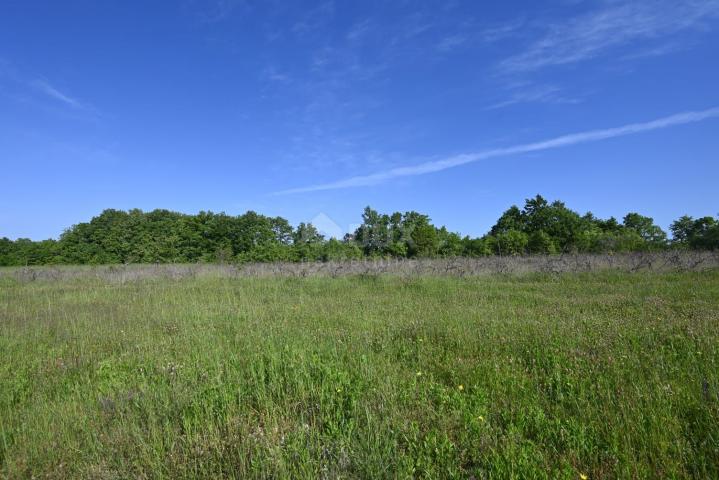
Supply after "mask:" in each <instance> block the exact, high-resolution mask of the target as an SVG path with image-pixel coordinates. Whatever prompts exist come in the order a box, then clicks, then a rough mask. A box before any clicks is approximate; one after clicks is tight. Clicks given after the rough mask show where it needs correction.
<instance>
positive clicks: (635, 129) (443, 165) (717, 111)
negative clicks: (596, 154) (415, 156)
mask: <svg viewBox="0 0 719 480" xmlns="http://www.w3.org/2000/svg"><path fill="white" fill-rule="evenodd" d="M715 117H719V107H715V108H710V109H707V110H701V111H693V112H683V113H677V114H675V115H670V116H668V117H662V118H658V119H656V120H652V121H649V122H644V123H632V124H629V125H623V126H621V127H614V128H607V129H602V130H589V131H586V132H580V133H572V134H569V135H562V136H560V137H556V138H552V139H549V140H542V141H539V142H534V143H525V144H520V145H514V146H511V147H504V148H497V149H493V150H485V151H482V152H477V153H466V154H462V155H456V156H452V157H448V158H445V159H442V160H435V161H431V162H425V163H421V164H419V165H412V166H408V167H399V168H393V169H391V170H386V171H384V172H378V173H374V174H371V175H361V176H356V177H350V178H346V179H343V180H338V181H336V182H331V183H324V184H319V185H311V186H308V187H300V188H292V189H289V190H282V191H279V192H275V193H274V195H289V194H295V193H306V192H317V191H321V190H339V189H344V188H351V187H364V186H370V185H377V184H380V183H384V182H387V181H390V180H393V179H395V178H401V177H411V176H417V175H426V174H429V173H435V172H440V171H442V170H447V169H449V168H455V167H459V166H462V165H466V164H468V163H474V162H478V161H481V160H487V159H490V158H496V157H507V156H511V155H519V154H523V153H530V152H539V151H542V150H551V149H555V148H560V147H568V146H571V145H578V144H582V143H588V142H597V141H600V140H607V139H610V138H616V137H623V136H626V135H634V134H637V133H642V132H651V131H653V130H660V129H663V128H668V127H673V126H677V125H684V124H687V123H695V122H700V121H702V120H707V119H709V118H715Z"/></svg>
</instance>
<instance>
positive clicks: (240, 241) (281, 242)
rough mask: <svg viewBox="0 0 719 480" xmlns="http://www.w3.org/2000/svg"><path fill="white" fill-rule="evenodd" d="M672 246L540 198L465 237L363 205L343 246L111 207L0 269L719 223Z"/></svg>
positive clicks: (488, 246) (709, 240)
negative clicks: (480, 232)
mask: <svg viewBox="0 0 719 480" xmlns="http://www.w3.org/2000/svg"><path fill="white" fill-rule="evenodd" d="M670 229H671V234H672V235H671V239H670V238H669V237H668V236H667V233H666V232H664V231H663V230H662V229H661V228H660V227H658V226H657V225H655V224H654V221H653V219H652V218H650V217H645V216H643V215H640V214H638V213H628V214H627V215H626V216H624V218H623V219H622V221H621V222H619V221H618V220H617V219H615V218H613V217H612V218H609V219H607V220H602V219H600V218H597V217H595V216H594V215H593V214H592V213H586V214H584V215H580V214H579V213H577V212H575V211H573V210H571V209H569V208H567V207H566V206H565V204H564V203H563V202H560V201H555V202H551V203H550V202H548V201H547V200H545V199H544V198H542V197H541V196H539V195H537V196H536V197H535V198H532V199H527V200H526V201H525V204H524V207H523V208H521V209H520V208H519V207H517V206H512V207H511V208H509V209H508V210H507V211H505V212H504V213H503V214H502V216H501V217H500V218H499V219H498V220H497V222H496V224H495V225H494V226H493V227H492V228H491V230H490V231H489V232H488V233H487V234H486V235H484V236H482V237H479V238H471V237H469V236H465V237H462V236H460V235H459V234H457V233H454V232H450V231H448V230H447V229H446V228H445V227H437V226H435V225H433V224H432V222H431V220H430V218H429V217H428V216H427V215H423V214H420V213H417V212H406V213H399V212H395V213H393V214H391V215H386V214H381V213H379V212H377V211H375V210H372V209H371V208H369V207H367V208H365V210H364V213H363V215H362V224H361V225H360V226H359V228H357V230H356V231H355V232H353V233H351V234H347V235H345V237H344V238H343V239H342V240H338V239H335V238H331V239H325V238H324V237H323V236H322V235H321V234H320V233H319V232H318V231H317V229H316V228H315V227H314V226H313V225H312V224H309V223H300V224H299V225H298V226H297V227H296V228H294V227H293V226H292V225H290V224H289V222H288V221H287V220H285V219H284V218H281V217H267V216H264V215H260V214H257V213H255V212H251V211H250V212H247V213H245V214H243V215H239V216H231V215H226V214H225V213H212V212H200V213H198V214H197V215H187V214H182V213H178V212H171V211H168V210H153V211H151V212H143V211H141V210H137V209H134V210H130V211H127V212H125V211H120V210H105V211H103V212H102V213H101V214H100V215H98V216H97V217H95V218H93V219H92V220H90V222H87V223H79V224H77V225H74V226H72V227H70V228H69V229H67V230H66V231H65V232H64V233H63V234H62V235H61V236H60V238H59V239H58V240H43V241H32V240H29V239H24V238H20V239H17V240H15V241H12V240H10V239H8V238H2V239H0V265H3V266H12V265H16V266H19V265H42V264H117V263H170V262H171V263H187V262H191V263H192V262H264V261H294V262H300V261H328V260H350V259H361V258H388V257H391V258H418V257H447V256H471V257H476V256H486V255H524V254H554V253H586V252H596V253H606V252H632V251H653V250H663V249H668V248H687V249H719V219H715V218H713V217H702V218H698V219H694V218H692V217H689V216H683V217H681V218H679V219H678V220H676V221H675V222H673V223H672V225H671V227H670Z"/></svg>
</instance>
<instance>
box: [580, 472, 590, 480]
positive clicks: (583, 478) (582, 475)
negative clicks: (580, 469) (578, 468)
mask: <svg viewBox="0 0 719 480" xmlns="http://www.w3.org/2000/svg"><path fill="white" fill-rule="evenodd" d="M579 478H581V479H582V480H587V479H588V478H589V477H588V476H587V475H585V474H583V473H580V474H579Z"/></svg>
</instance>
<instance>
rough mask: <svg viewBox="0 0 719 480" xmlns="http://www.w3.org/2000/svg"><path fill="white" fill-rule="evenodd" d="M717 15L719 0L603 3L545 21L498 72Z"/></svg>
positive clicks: (593, 52)
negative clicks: (538, 34)
mask: <svg viewBox="0 0 719 480" xmlns="http://www.w3.org/2000/svg"><path fill="white" fill-rule="evenodd" d="M717 17H719V0H682V1H679V2H675V1H669V0H659V1H640V0H630V1H623V2H612V3H610V4H609V6H608V7H605V8H603V9H600V10H597V11H594V12H590V13H588V14H585V15H581V16H578V17H575V18H573V19H570V20H569V21H566V22H563V23H561V24H554V25H550V26H549V27H548V28H547V31H546V33H545V34H544V35H543V36H541V37H540V38H539V39H538V40H536V41H535V42H533V43H532V44H530V45H529V46H528V48H527V49H526V50H525V51H523V52H521V53H518V54H516V55H513V56H511V57H509V58H507V59H505V60H504V61H503V62H502V63H501V64H500V71H502V72H504V73H519V72H529V71H535V70H539V69H541V68H544V67H550V66H556V65H566V64H571V63H576V62H580V61H583V60H588V59H591V58H594V57H597V56H598V55H600V54H603V53H605V52H606V51H607V50H609V49H611V48H615V47H619V46H622V45H633V44H635V43H637V42H639V41H647V40H656V39H660V38H663V37H666V36H669V35H673V34H676V33H678V32H680V31H684V30H691V29H698V28H701V27H703V26H704V24H705V23H706V22H707V21H709V20H713V19H716V18H717Z"/></svg>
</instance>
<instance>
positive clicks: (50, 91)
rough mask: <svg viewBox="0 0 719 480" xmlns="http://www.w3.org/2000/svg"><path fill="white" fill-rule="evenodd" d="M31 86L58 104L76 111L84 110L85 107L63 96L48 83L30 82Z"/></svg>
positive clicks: (41, 81)
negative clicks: (58, 102) (60, 103)
mask: <svg viewBox="0 0 719 480" xmlns="http://www.w3.org/2000/svg"><path fill="white" fill-rule="evenodd" d="M32 86H33V87H35V88H36V89H38V90H39V91H41V92H42V93H44V94H45V95H47V96H49V97H52V98H54V99H55V100H59V101H60V102H62V103H64V104H66V105H69V106H71V107H73V108H77V109H84V108H85V106H84V105H83V104H82V103H80V102H79V101H78V100H76V99H74V98H72V97H70V96H68V95H65V94H64V93H62V92H61V91H59V90H58V89H56V88H55V87H53V86H52V85H50V84H49V83H47V82H45V81H43V80H35V81H33V82H32Z"/></svg>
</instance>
